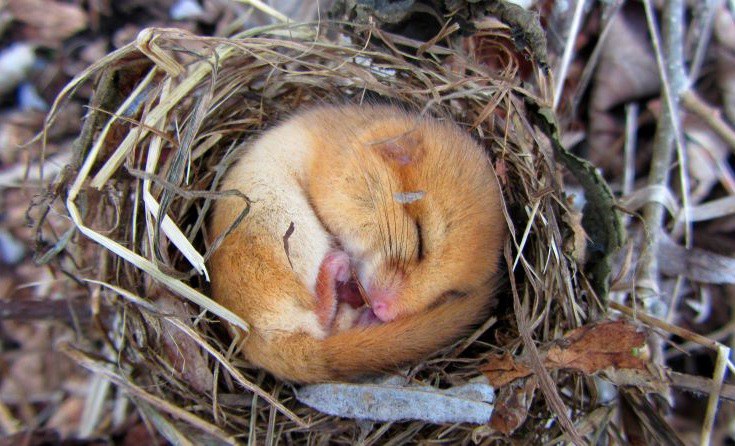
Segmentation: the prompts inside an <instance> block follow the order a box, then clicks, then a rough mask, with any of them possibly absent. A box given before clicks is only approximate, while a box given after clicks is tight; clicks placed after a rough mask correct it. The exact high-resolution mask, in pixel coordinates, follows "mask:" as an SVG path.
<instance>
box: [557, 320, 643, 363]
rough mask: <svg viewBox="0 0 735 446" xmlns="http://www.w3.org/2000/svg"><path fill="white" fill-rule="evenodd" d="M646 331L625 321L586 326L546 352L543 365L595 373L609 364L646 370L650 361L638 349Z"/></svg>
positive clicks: (641, 345) (641, 344)
mask: <svg viewBox="0 0 735 446" xmlns="http://www.w3.org/2000/svg"><path fill="white" fill-rule="evenodd" d="M645 341H646V333H645V332H642V331H640V332H639V331H638V330H637V328H636V327H635V326H634V325H632V324H630V323H628V322H626V321H614V322H603V323H600V324H593V325H585V326H584V327H580V328H578V329H576V330H574V331H572V332H571V333H569V334H567V335H566V336H565V337H564V339H562V341H560V342H558V343H556V345H554V346H552V347H551V348H550V349H549V350H548V352H547V353H546V360H545V361H544V365H545V366H546V367H547V368H553V369H574V370H578V371H581V372H583V373H585V374H587V375H592V374H594V373H597V372H599V371H601V370H603V369H606V368H608V367H613V368H615V369H638V370H645V367H646V364H647V361H645V360H644V359H642V358H641V357H640V356H639V355H638V354H637V353H636V352H637V351H638V349H640V348H641V347H643V346H644V345H645Z"/></svg>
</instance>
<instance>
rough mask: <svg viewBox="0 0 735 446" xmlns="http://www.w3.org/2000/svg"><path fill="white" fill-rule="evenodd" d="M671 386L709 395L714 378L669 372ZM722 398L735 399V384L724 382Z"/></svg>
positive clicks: (721, 390)
mask: <svg viewBox="0 0 735 446" xmlns="http://www.w3.org/2000/svg"><path fill="white" fill-rule="evenodd" d="M668 375H669V379H671V386H672V387H676V388H677V389H684V390H689V391H691V392H694V393H699V394H703V395H707V394H709V393H710V391H711V390H712V380H711V379H709V378H703V377H701V376H694V375H687V374H685V373H679V372H673V371H671V372H668ZM719 396H720V398H722V399H726V400H730V401H735V386H733V385H732V384H723V385H722V388H721V389H720V395H719Z"/></svg>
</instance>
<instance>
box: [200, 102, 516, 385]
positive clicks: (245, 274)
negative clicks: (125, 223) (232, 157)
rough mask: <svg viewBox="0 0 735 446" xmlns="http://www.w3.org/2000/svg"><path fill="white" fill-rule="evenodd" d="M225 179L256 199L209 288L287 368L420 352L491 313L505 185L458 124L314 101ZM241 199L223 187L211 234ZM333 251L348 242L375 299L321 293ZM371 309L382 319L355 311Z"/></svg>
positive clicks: (306, 372)
mask: <svg viewBox="0 0 735 446" xmlns="http://www.w3.org/2000/svg"><path fill="white" fill-rule="evenodd" d="M222 189H223V190H228V189H237V190H240V191H241V192H243V193H244V194H245V195H247V196H248V197H249V198H250V199H251V200H252V207H251V210H250V213H249V215H248V216H247V217H246V218H245V219H244V220H243V221H242V222H241V223H240V224H239V225H238V227H237V228H235V229H234V230H233V232H232V233H231V234H230V235H229V236H228V237H227V238H226V239H225V240H224V242H223V244H222V245H221V246H220V248H219V249H218V250H217V251H215V253H214V255H213V256H212V259H211V262H210V271H211V276H212V294H213V298H214V299H216V300H218V301H219V302H221V303H222V304H224V305H225V306H227V307H229V308H230V309H231V310H233V311H234V312H235V313H236V314H238V315H239V316H241V317H242V318H243V319H245V320H246V321H248V323H250V325H251V327H252V332H251V333H250V335H249V336H248V338H247V339H246V340H245V341H244V344H243V351H244V354H245V356H246V357H247V358H248V359H249V360H250V361H252V362H253V363H255V364H256V365H259V366H261V367H263V368H266V369H268V370H270V371H271V372H273V373H274V374H276V375H278V376H280V377H282V378H286V379H290V380H294V381H300V382H317V381H325V380H334V379H350V378H355V377H357V376H359V375H361V374H364V373H369V372H374V371H379V370H387V369H390V368H394V367H397V366H400V365H404V364H408V363H412V362H416V361H418V360H420V359H422V358H423V357H425V356H426V355H428V354H430V353H432V352H433V351H435V350H437V349H439V348H441V347H443V346H446V345H447V344H449V343H451V342H452V341H454V340H455V339H457V338H458V337H459V336H461V335H462V334H464V333H466V332H467V331H468V330H469V329H470V328H471V327H472V326H473V325H474V324H477V323H478V322H480V321H481V320H482V319H483V318H484V317H485V316H486V313H487V311H486V310H487V307H488V303H489V301H490V299H491V294H492V283H493V277H494V275H495V272H496V270H497V262H498V256H499V254H500V250H501V248H502V244H503V242H504V238H505V223H504V221H503V217H502V212H501V203H500V200H501V196H500V192H499V190H498V186H497V181H496V179H495V175H494V173H493V171H492V167H491V164H490V160H489V159H488V158H487V156H486V154H485V153H484V151H483V150H482V148H480V147H479V146H478V145H477V144H476V143H475V142H473V141H472V139H471V138H470V137H469V136H468V135H467V134H466V133H464V132H463V131H462V130H461V129H459V128H458V127H457V126H455V125H453V124H450V123H443V122H440V121H438V120H434V119H429V118H419V117H417V116H415V115H411V114H408V113H405V112H403V111H401V110H399V109H396V108H393V107H377V106H361V107H357V106H345V107H320V108H315V109H312V110H309V111H307V112H304V113H301V114H298V115H296V116H295V117H294V118H292V119H290V120H288V121H286V122H285V123H284V124H282V125H280V126H277V127H276V128H274V129H272V130H270V131H268V132H266V133H265V134H264V135H263V136H262V137H261V138H260V139H258V140H257V141H256V142H255V143H254V144H252V145H251V146H250V147H248V148H247V150H246V151H245V154H244V155H243V157H242V159H241V160H240V161H239V162H238V163H237V164H236V165H235V166H233V168H232V169H231V170H230V172H228V175H227V177H226V179H225V181H224V183H223V185H222ZM242 208H243V204H242V201H239V200H238V199H236V198H227V199H223V200H220V201H219V202H218V203H217V204H216V206H215V209H214V212H213V216H212V226H211V228H212V236H213V237H216V236H218V235H219V234H221V233H223V232H224V231H225V230H226V229H227V228H228V227H229V226H230V225H231V224H232V222H233V221H234V219H235V218H236V216H237V215H238V214H239V213H240V211H241V210H242ZM291 225H293V229H294V230H293V233H292V234H290V236H288V237H285V239H286V240H287V241H286V244H287V246H288V252H286V249H285V247H284V236H285V235H286V233H287V231H288V228H289V227H290V226H291ZM335 250H336V251H339V252H346V253H347V254H348V255H349V259H350V260H349V262H350V265H351V266H352V267H353V268H354V269H355V270H356V276H357V277H358V279H359V282H360V283H361V284H362V286H363V287H364V288H365V292H366V296H365V297H366V298H367V300H368V301H369V302H370V303H371V304H372V310H366V309H365V308H362V309H357V310H355V309H353V308H352V307H350V306H349V305H347V304H346V303H344V302H334V303H333V306H332V307H329V305H327V306H326V307H325V306H324V305H323V304H324V302H323V301H322V302H321V304H318V301H319V299H324V296H323V295H322V294H319V293H317V289H318V288H319V289H323V288H324V287H323V286H322V287H317V277H320V278H321V277H324V275H323V274H322V275H320V271H321V273H324V271H325V270H324V268H325V267H324V265H323V263H322V261H323V259H325V258H326V256H328V255H330V253H333V252H335ZM320 280H322V279H320ZM321 285H324V283H323V282H322V283H321ZM330 286H331V285H330ZM328 303H329V302H328ZM330 308H331V309H330ZM325 311H332V313H329V314H327V316H326V318H325V314H324V312H325ZM366 311H367V312H370V311H372V313H371V315H372V316H374V317H373V319H376V318H377V319H379V320H380V323H377V324H376V323H371V324H361V323H359V322H358V321H359V320H360V318H359V314H360V313H361V312H362V313H363V314H364V313H365V312H366ZM317 313H319V314H318V315H317ZM325 320H330V321H331V320H334V323H329V324H326V325H325V323H324V321H325Z"/></svg>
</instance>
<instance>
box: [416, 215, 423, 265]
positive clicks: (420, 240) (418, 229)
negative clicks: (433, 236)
mask: <svg viewBox="0 0 735 446" xmlns="http://www.w3.org/2000/svg"><path fill="white" fill-rule="evenodd" d="M416 234H418V245H419V246H418V250H419V252H418V259H419V261H421V260H423V258H424V233H423V232H422V231H421V223H419V221H418V220H416Z"/></svg>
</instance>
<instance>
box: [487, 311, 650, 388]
mask: <svg viewBox="0 0 735 446" xmlns="http://www.w3.org/2000/svg"><path fill="white" fill-rule="evenodd" d="M645 340H646V333H645V332H639V331H638V330H637V328H636V326H635V325H633V324H631V323H630V322H627V321H604V322H600V323H595V324H589V325H585V326H584V327H580V328H578V329H576V330H573V331H571V332H570V333H568V334H567V335H566V336H564V337H563V338H562V339H559V340H557V341H554V342H552V343H550V344H547V345H546V346H544V347H542V348H540V349H539V350H540V354H541V357H542V359H543V360H544V366H545V367H546V368H548V369H551V370H556V369H572V370H577V371H580V372H583V373H585V374H587V375H592V374H595V373H597V372H600V371H602V370H605V369H608V370H609V369H611V368H612V369H634V370H642V371H646V365H647V361H646V360H645V359H643V358H641V357H640V356H637V355H636V352H637V350H638V349H639V348H641V347H643V346H644V344H645ZM480 371H482V372H483V373H484V374H485V376H487V378H488V380H489V381H490V383H491V384H492V385H493V386H495V387H496V388H500V387H503V386H506V385H508V384H509V383H511V382H513V381H515V380H517V379H519V378H524V377H526V376H529V375H531V374H532V371H531V368H530V367H528V366H527V365H526V364H525V363H524V358H523V357H522V356H521V357H519V358H513V357H512V356H511V355H510V354H509V353H506V354H504V355H493V356H491V357H490V358H489V360H488V363H487V364H486V365H485V366H484V367H482V368H481V369H480Z"/></svg>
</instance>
